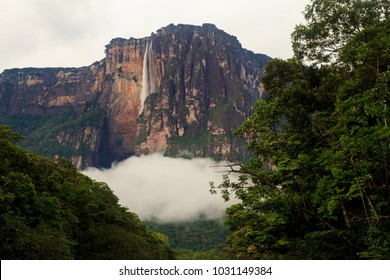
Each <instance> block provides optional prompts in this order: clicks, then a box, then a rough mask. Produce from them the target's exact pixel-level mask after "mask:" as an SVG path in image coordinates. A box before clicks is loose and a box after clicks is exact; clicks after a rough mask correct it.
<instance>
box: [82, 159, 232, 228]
mask: <svg viewBox="0 0 390 280" xmlns="http://www.w3.org/2000/svg"><path fill="white" fill-rule="evenodd" d="M216 165H221V164H219V163H218V162H215V161H213V160H211V159H204V158H197V159H192V160H187V159H179V158H168V157H163V156H162V155H159V154H153V155H147V156H141V157H131V158H129V159H127V160H125V161H123V162H120V163H118V164H115V165H113V167H111V168H110V169H103V170H99V169H96V168H89V169H87V170H84V171H83V173H84V174H85V175H87V176H89V177H91V178H93V179H95V180H97V181H101V182H105V183H107V184H108V185H109V187H110V188H111V189H112V190H113V191H114V193H115V194H116V195H117V196H118V197H119V202H120V204H121V205H123V206H126V207H128V208H129V210H130V211H131V212H135V213H137V214H138V215H139V216H140V218H141V219H144V220H147V219H157V220H159V221H161V222H172V221H186V220H193V219H196V218H198V217H199V216H200V215H203V216H205V217H206V218H208V219H215V218H221V217H223V215H224V213H225V209H226V207H228V206H229V205H231V204H233V203H234V201H230V202H228V203H227V202H224V200H223V199H222V198H221V196H220V195H211V194H210V192H209V189H210V186H209V182H210V181H213V182H215V183H216V184H218V183H220V182H221V180H222V175H223V174H222V173H219V172H217V171H220V170H221V169H216V168H212V166H216ZM222 165H223V163H222Z"/></svg>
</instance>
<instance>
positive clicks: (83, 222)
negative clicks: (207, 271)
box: [0, 126, 173, 259]
mask: <svg viewBox="0 0 390 280" xmlns="http://www.w3.org/2000/svg"><path fill="white" fill-rule="evenodd" d="M20 138H21V136H20V135H19V134H17V133H15V132H12V131H11V129H10V128H9V127H7V126H0V225H1V227H0V240H1V242H0V257H1V259H170V258H172V256H173V255H172V251H171V250H170V249H169V247H168V244H167V242H166V238H165V237H163V236H162V235H161V234H159V233H152V232H150V231H148V230H147V228H146V226H145V225H144V224H143V222H141V221H140V220H139V218H138V217H137V215H136V214H133V213H130V212H129V211H128V210H127V209H126V208H124V207H121V206H120V205H119V204H118V198H117V197H116V196H115V195H114V194H113V192H112V191H111V190H110V189H109V187H108V186H107V185H106V184H104V183H99V182H96V181H93V180H91V179H90V178H88V177H87V176H84V175H82V174H81V173H79V172H77V171H76V168H75V167H74V166H73V165H72V164H71V163H70V162H68V161H67V160H63V159H57V160H55V161H51V160H49V159H47V158H44V157H42V156H38V155H36V154H34V153H31V152H28V151H26V150H23V149H22V148H20V147H19V146H17V145H16V144H15V142H16V141H17V140H19V139H20Z"/></svg>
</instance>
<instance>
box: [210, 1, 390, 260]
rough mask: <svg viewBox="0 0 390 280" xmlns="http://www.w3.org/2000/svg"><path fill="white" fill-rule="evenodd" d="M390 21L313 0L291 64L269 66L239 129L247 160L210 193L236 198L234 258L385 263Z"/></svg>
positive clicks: (384, 13)
mask: <svg viewBox="0 0 390 280" xmlns="http://www.w3.org/2000/svg"><path fill="white" fill-rule="evenodd" d="M389 14H390V7H389V1H388V0H366V1H363V0H351V1H350V0H341V1H339V0H337V1H336V0H313V1H311V4H310V5H309V6H308V7H307V8H306V10H305V12H304V15H305V19H306V24H302V25H299V26H297V27H296V28H295V31H294V33H293V34H292V43H293V47H294V52H295V56H294V58H293V59H290V60H287V61H285V60H274V61H272V62H270V63H269V64H268V66H267V68H266V75H265V77H264V78H263V82H264V86H265V89H266V90H267V91H268V96H267V97H266V98H265V100H261V101H258V102H257V104H256V107H255V113H254V114H253V115H252V116H251V117H250V118H249V119H248V120H247V121H245V122H244V124H243V125H242V127H241V128H240V129H239V130H238V131H237V133H238V134H239V135H241V136H242V137H245V138H247V139H248V141H250V145H249V149H250V150H251V151H252V152H253V154H254V155H255V156H254V157H253V158H252V159H251V160H250V161H249V162H247V163H246V164H232V165H230V166H228V167H229V169H231V171H232V172H239V173H242V177H241V180H240V182H239V183H233V182H230V181H229V179H228V178H227V177H226V178H225V179H226V180H225V182H224V183H223V184H222V185H220V186H219V187H220V188H221V190H222V191H223V194H224V196H225V197H226V196H227V195H228V194H229V193H231V194H234V195H236V196H237V197H239V198H240V199H242V203H240V204H237V205H234V206H232V207H230V208H229V209H228V210H227V215H228V216H227V219H226V223H227V224H228V225H229V227H230V229H231V230H232V231H233V235H232V237H231V238H230V239H229V250H230V253H231V256H232V257H234V258H249V259H358V258H360V259H390V185H389V178H390V127H389V120H390V108H389V103H390V68H389V65H390V19H389ZM213 187H215V186H213ZM214 190H215V189H214Z"/></svg>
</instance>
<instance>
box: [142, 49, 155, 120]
mask: <svg viewBox="0 0 390 280" xmlns="http://www.w3.org/2000/svg"><path fill="white" fill-rule="evenodd" d="M152 44H153V43H152V42H150V44H149V42H147V43H146V48H145V54H144V61H143V64H142V89H141V95H140V99H141V108H140V110H139V115H141V113H142V111H143V109H144V103H145V100H146V98H147V97H148V96H149V94H151V93H154V92H156V83H155V80H154V72H153V67H152V63H153V59H154V55H153V48H152V47H153V45H152Z"/></svg>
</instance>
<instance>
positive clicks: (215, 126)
mask: <svg viewBox="0 0 390 280" xmlns="http://www.w3.org/2000/svg"><path fill="white" fill-rule="evenodd" d="M105 54H106V57H105V58H104V59H102V60H101V61H98V62H95V63H93V64H92V65H90V66H87V67H81V68H24V69H11V70H5V71H4V72H3V73H2V74H0V124H8V125H11V126H12V127H13V128H14V130H16V131H18V132H20V133H22V134H23V135H25V136H26V138H25V140H24V141H22V143H21V144H22V145H23V146H24V147H25V148H28V149H30V150H33V151H35V152H38V153H41V154H44V155H47V156H50V157H67V158H70V159H71V160H72V162H73V163H74V164H75V165H76V166H77V167H78V168H81V169H83V168H86V167H88V166H95V167H109V166H110V165H111V163H112V162H114V161H120V160H123V159H125V158H127V157H129V156H132V155H141V154H150V153H156V152H158V153H163V154H165V155H168V156H183V157H212V158H214V159H217V160H220V159H225V158H226V159H230V160H240V159H242V158H244V157H246V153H247V152H246V149H245V146H246V143H245V142H244V140H242V139H239V138H237V137H234V136H233V130H234V129H235V128H237V127H238V126H239V125H240V124H241V123H242V122H243V121H244V120H245V119H247V118H248V117H249V116H250V115H251V114H252V108H253V104H254V102H255V101H256V100H258V99H259V98H261V97H262V95H263V94H264V89H263V87H262V83H261V79H262V76H263V74H264V68H265V65H266V64H267V62H269V61H270V60H271V58H270V57H268V56H266V55H262V54H254V53H253V52H251V51H248V50H245V49H243V48H242V46H241V44H240V43H239V41H238V40H237V38H236V37H234V36H231V35H229V34H227V33H225V32H224V31H222V30H220V29H218V28H217V27H216V26H214V25H212V24H204V25H202V26H192V25H169V26H167V27H164V28H161V29H159V30H157V31H156V32H155V33H152V34H151V35H150V36H148V37H145V38H142V39H135V38H130V39H122V38H117V39H113V40H112V41H111V42H110V43H109V44H108V45H106V49H105Z"/></svg>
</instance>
